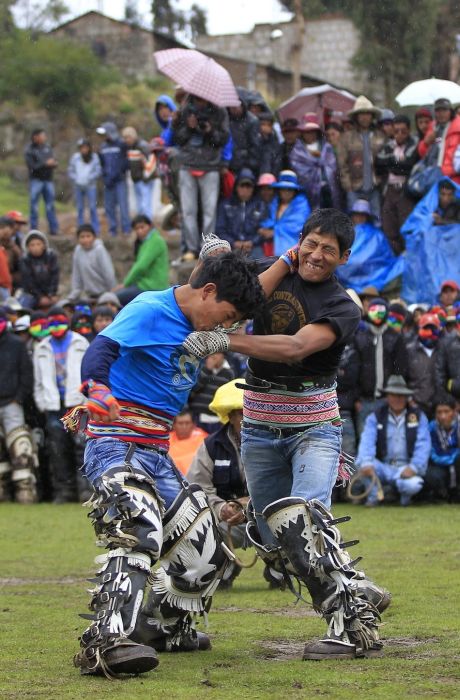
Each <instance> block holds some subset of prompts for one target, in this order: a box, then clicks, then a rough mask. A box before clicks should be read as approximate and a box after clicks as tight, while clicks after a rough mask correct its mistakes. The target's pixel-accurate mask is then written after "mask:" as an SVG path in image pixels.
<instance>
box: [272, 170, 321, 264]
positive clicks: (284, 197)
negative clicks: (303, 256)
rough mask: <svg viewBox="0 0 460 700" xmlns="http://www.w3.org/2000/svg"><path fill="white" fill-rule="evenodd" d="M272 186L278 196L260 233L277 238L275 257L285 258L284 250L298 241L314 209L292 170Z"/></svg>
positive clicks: (281, 174) (282, 172)
mask: <svg viewBox="0 0 460 700" xmlns="http://www.w3.org/2000/svg"><path fill="white" fill-rule="evenodd" d="M272 187H273V188H274V189H275V191H276V192H277V194H276V196H275V197H274V199H273V201H272V203H271V204H270V210H269V215H268V217H267V218H266V219H265V221H262V224H261V228H260V229H259V233H260V235H261V236H263V237H264V238H265V239H266V240H269V239H270V238H273V240H274V253H275V255H282V253H283V251H284V250H286V249H287V248H290V247H291V246H293V245H295V244H296V243H297V242H298V240H299V235H300V233H301V231H302V226H303V225H304V223H305V221H306V219H307V218H308V217H309V215H310V211H311V208H310V204H309V203H308V199H307V198H306V196H305V194H304V193H303V191H302V188H301V187H300V185H299V183H298V180H297V175H296V174H295V173H294V172H293V171H292V170H282V171H281V173H280V175H279V178H278V181H277V182H274V183H273V185H272Z"/></svg>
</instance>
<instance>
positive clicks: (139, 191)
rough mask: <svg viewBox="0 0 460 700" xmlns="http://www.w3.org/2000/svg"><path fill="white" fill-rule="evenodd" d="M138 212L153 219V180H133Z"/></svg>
mask: <svg viewBox="0 0 460 700" xmlns="http://www.w3.org/2000/svg"><path fill="white" fill-rule="evenodd" d="M133 185H134V193H135V195H136V207H137V213H138V214H143V215H144V216H148V217H149V219H150V221H152V219H153V180H149V181H148V182H144V181H143V180H139V181H138V182H133Z"/></svg>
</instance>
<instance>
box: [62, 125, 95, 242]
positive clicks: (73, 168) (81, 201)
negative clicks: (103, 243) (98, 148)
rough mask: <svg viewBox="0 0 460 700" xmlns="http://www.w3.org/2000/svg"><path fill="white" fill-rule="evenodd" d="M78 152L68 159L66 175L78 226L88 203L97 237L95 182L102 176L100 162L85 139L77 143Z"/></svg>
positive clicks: (81, 222) (82, 219) (82, 221)
mask: <svg viewBox="0 0 460 700" xmlns="http://www.w3.org/2000/svg"><path fill="white" fill-rule="evenodd" d="M77 146H78V151H76V153H74V154H73V156H72V157H71V159H70V162H69V167H68V168H67V174H68V176H69V178H70V180H72V183H73V186H74V193H75V204H76V207H77V220H78V225H79V226H81V225H82V224H83V223H84V222H85V200H86V201H87V203H88V209H89V215H90V219H91V225H92V227H93V229H94V230H95V232H96V235H99V228H100V227H99V219H98V216H97V186H96V183H97V180H98V179H99V178H100V177H101V175H102V167H101V162H100V160H99V157H98V155H97V153H94V152H93V149H92V146H91V143H90V142H89V141H88V140H87V139H79V141H77Z"/></svg>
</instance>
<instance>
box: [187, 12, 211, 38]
mask: <svg viewBox="0 0 460 700" xmlns="http://www.w3.org/2000/svg"><path fill="white" fill-rule="evenodd" d="M189 24H190V33H191V36H192V41H193V42H194V41H195V40H196V38H197V37H198V36H199V35H200V34H201V36H203V35H206V34H207V33H208V18H207V15H206V11H205V10H203V8H202V7H200V6H199V5H196V4H193V5H192V7H191V8H190V14H189Z"/></svg>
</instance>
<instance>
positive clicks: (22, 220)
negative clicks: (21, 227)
mask: <svg viewBox="0 0 460 700" xmlns="http://www.w3.org/2000/svg"><path fill="white" fill-rule="evenodd" d="M5 216H6V218H7V219H11V220H12V221H15V222H16V223H17V224H26V223H27V219H26V217H25V216H24V214H23V213H22V212H21V211H16V210H13V211H7V212H6V214H5Z"/></svg>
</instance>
